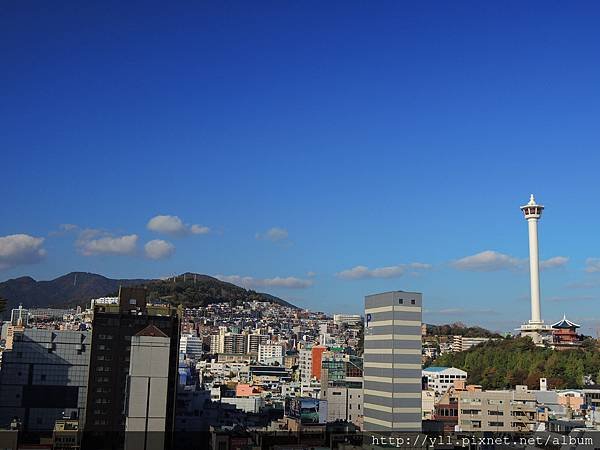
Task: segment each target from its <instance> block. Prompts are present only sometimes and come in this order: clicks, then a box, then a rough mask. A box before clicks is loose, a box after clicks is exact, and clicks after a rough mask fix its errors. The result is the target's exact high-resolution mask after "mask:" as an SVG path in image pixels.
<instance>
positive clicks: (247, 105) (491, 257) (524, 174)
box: [0, 2, 600, 335]
mask: <svg viewBox="0 0 600 450" xmlns="http://www.w3.org/2000/svg"><path fill="white" fill-rule="evenodd" d="M537 4H538V5H539V8H534V7H528V8H527V9H525V8H524V7H523V6H522V5H517V4H505V5H481V4H477V3H476V2H465V3H462V4H460V5H452V6H450V5H444V4H443V3H441V2H440V3H437V4H436V8H433V9H428V8H424V7H422V6H418V5H411V4H393V3H382V4H381V5H380V6H379V7H373V6H367V5H357V4H353V5H347V4H344V5H343V6H341V4H337V3H331V4H328V5H319V6H317V4H316V3H313V4H304V5H277V6H275V5H270V6H267V5H261V6H259V5H253V6H252V7H251V6H249V5H244V4H242V3H237V4H236V3H234V4H232V5H230V7H229V8H228V10H227V11H226V12H225V11H224V10H223V9H222V8H217V7H215V6H214V5H202V6H195V7H191V9H184V8H180V7H179V8H178V7H175V6H173V7H172V9H171V10H169V9H167V10H166V11H165V10H164V9H163V8H164V5H163V7H162V8H161V10H160V12H161V14H160V15H158V14H154V13H158V9H154V8H153V7H148V9H147V10H145V11H140V10H139V9H138V8H137V7H135V6H133V5H131V6H124V5H121V4H118V9H119V14H118V15H117V14H113V13H114V11H115V9H116V7H117V3H110V2H108V3H106V4H104V5H86V6H78V7H77V8H72V9H69V8H66V7H63V8H62V9H61V7H59V6H57V7H56V8H55V9H53V10H48V11H44V13H45V14H44V17H43V19H42V17H41V15H40V16H39V17H38V16H36V15H34V14H31V12H30V11H28V10H27V7H26V6H24V5H11V6H10V8H8V10H7V11H6V12H5V14H4V15H3V16H2V17H1V18H0V21H1V22H0V23H1V24H2V26H1V27H0V30H1V31H0V36H2V37H3V39H2V40H0V48H1V49H2V50H3V54H5V55H6V60H7V63H8V65H9V66H10V67H13V69H14V70H12V71H6V72H5V73H3V75H1V76H2V79H3V81H4V83H2V86H3V99H4V101H3V103H2V105H0V117H1V118H2V122H3V123H4V125H5V127H6V128H5V131H4V132H3V133H2V134H3V137H2V141H1V144H0V145H1V146H2V147H3V149H4V150H3V166H4V168H5V170H4V171H3V173H4V182H3V188H2V190H1V191H0V192H1V193H0V195H1V197H0V198H2V203H3V206H4V208H3V210H4V211H5V214H3V216H2V219H3V220H2V221H0V280H6V279H9V278H15V277H19V276H23V275H31V276H33V277H34V278H36V279H51V278H54V277H56V276H59V275H62V274H64V273H67V272H70V271H89V272H95V273H100V274H102V275H106V276H109V277H115V278H123V277H128V278H137V277H144V278H147V277H148V278H150V277H164V276H168V275H171V274H173V273H182V272H186V271H193V272H198V273H204V274H207V275H213V276H219V277H220V278H221V279H224V280H226V281H231V282H234V283H235V284H240V285H242V286H244V287H249V288H252V289H255V290H259V291H263V292H269V293H272V294H274V295H277V296H280V297H282V298H283V299H286V300H289V301H291V302H292V303H294V304H296V305H298V306H301V307H304V308H309V309H313V310H325V311H326V312H328V313H335V312H347V313H360V312H361V309H362V302H363V298H364V296H365V295H367V294H370V293H373V292H384V291H390V290H396V289H403V290H406V291H417V292H423V295H424V300H423V302H424V311H423V315H424V320H425V321H427V322H433V323H443V322H455V321H462V322H465V323H468V324H477V325H482V326H486V327H488V328H491V329H494V330H513V329H515V328H517V327H518V326H519V325H520V323H522V322H523V321H524V320H526V319H527V318H528V317H529V316H530V313H529V307H530V301H529V300H530V297H529V281H528V278H529V273H528V269H527V264H528V259H527V255H528V251H527V230H526V228H527V226H526V224H525V223H524V221H523V218H522V214H521V213H520V211H519V206H520V205H522V204H524V203H526V199H527V198H528V196H529V195H530V194H531V193H533V194H535V195H536V198H537V199H538V200H539V201H540V203H542V204H544V205H545V206H546V207H547V210H546V211H545V212H544V217H543V218H542V219H541V220H540V224H539V227H540V228H539V235H540V262H541V265H542V273H541V302H542V316H543V317H542V318H543V319H544V320H545V322H546V323H553V322H555V321H556V320H558V319H560V318H561V317H562V316H563V313H566V314H567V317H569V319H572V320H573V321H575V322H577V323H579V324H581V325H582V330H583V332H584V333H586V334H594V335H595V330H596V328H598V327H599V326H600V316H598V315H597V313H596V310H597V308H596V306H597V304H598V301H600V248H599V245H598V243H597V240H596V239H595V238H596V229H597V228H598V225H599V224H600V214H598V213H597V212H596V211H595V210H594V208H591V207H590V205H593V204H594V201H595V199H596V197H597V194H598V188H597V187H596V186H594V184H593V181H594V180H595V175H596V174H595V167H596V166H597V165H598V162H600V161H599V160H600V156H598V153H597V151H596V148H597V146H598V143H599V136H598V133H597V126H596V122H597V117H598V115H599V113H600V109H599V106H598V104H599V103H598V101H597V99H598V96H599V94H600V88H599V87H598V86H597V83H596V80H597V79H598V76H599V75H600V64H599V63H598V62H597V61H595V60H594V59H593V58H591V57H590V56H589V55H593V54H594V52H595V47H596V45H595V44H596V43H597V42H598V38H600V32H598V30H597V27H596V23H597V18H598V15H599V13H600V8H599V7H598V6H597V5H592V4H590V5H581V7H580V8H579V9H577V10H574V9H573V8H569V7H568V6H567V5H561V4H559V3H543V4H542V3H541V2H540V3H537ZM542 5H543V6H542ZM317 10H318V11H319V14H315V11H317ZM175 19H176V20H175ZM559 23H560V27H559V26H558V24H559ZM109 24H110V27H109ZM575 24H576V25H575ZM132 27H134V28H135V29H136V30H138V33H131V28H132ZM424 29H425V30H429V32H427V33H423V32H422V30H424ZM155 30H161V32H160V33H159V34H157V35H156V37H155V38H152V39H150V38H147V40H143V39H141V38H139V37H136V36H138V35H139V36H141V35H143V36H146V37H148V36H154V34H153V33H154V32H155ZM17 42H18V43H19V45H14V44H15V43H17ZM91 55H93V56H94V57H91ZM515 67H518V70H515V69H514V68H515ZM565 67H568V69H569V70H565ZM582 210H583V211H585V216H583V217H585V220H580V217H582V216H581V215H580V214H578V213H579V212H580V211H582ZM575 217H577V219H579V220H575ZM15 235H16V236H17V237H15Z"/></svg>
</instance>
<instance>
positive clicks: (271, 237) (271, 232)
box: [256, 227, 289, 242]
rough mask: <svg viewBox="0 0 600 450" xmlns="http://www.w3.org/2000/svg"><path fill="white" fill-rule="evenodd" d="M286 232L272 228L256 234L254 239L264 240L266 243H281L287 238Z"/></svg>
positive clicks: (282, 229)
mask: <svg viewBox="0 0 600 450" xmlns="http://www.w3.org/2000/svg"><path fill="white" fill-rule="evenodd" d="M288 235H289V233H288V231H287V230H286V229H285V228H279V227H273V228H270V229H268V230H267V231H266V232H264V233H256V239H264V240H267V241H273V242H277V241H283V240H284V239H287V238H288Z"/></svg>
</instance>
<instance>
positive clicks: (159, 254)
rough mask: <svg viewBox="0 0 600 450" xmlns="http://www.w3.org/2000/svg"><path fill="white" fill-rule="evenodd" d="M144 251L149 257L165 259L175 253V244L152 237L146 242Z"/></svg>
mask: <svg viewBox="0 0 600 450" xmlns="http://www.w3.org/2000/svg"><path fill="white" fill-rule="evenodd" d="M144 253H145V254H146V258H149V259H165V258H168V257H169V256H171V255H172V254H173V253H175V246H174V245H173V244H171V243H170V242H167V241H163V240H162V239H154V240H152V241H149V242H146V245H144Z"/></svg>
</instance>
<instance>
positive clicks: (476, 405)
mask: <svg viewBox="0 0 600 450" xmlns="http://www.w3.org/2000/svg"><path fill="white" fill-rule="evenodd" d="M467 389H468V390H467V391H462V392H460V393H459V398H458V425H459V427H460V429H461V430H462V431H467V432H476V431H494V432H512V433H518V432H526V431H533V430H535V426H536V422H537V420H538V417H537V414H538V413H537V408H536V400H535V395H534V394H533V393H531V392H529V391H528V390H527V386H516V388H515V390H514V391H483V390H481V388H479V387H477V388H475V389H473V387H472V386H468V387H467Z"/></svg>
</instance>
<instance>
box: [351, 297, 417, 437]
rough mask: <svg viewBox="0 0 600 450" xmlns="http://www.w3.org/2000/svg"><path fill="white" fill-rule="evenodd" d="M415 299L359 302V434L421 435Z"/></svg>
mask: <svg viewBox="0 0 600 450" xmlns="http://www.w3.org/2000/svg"><path fill="white" fill-rule="evenodd" d="M421 297H422V296H421V294H419V293H416V292H403V291H393V292H386V293H383V294H375V295H368V296H366V297H365V344H364V406H363V414H364V429H365V430H366V431H420V430H421V305H422V303H421Z"/></svg>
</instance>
